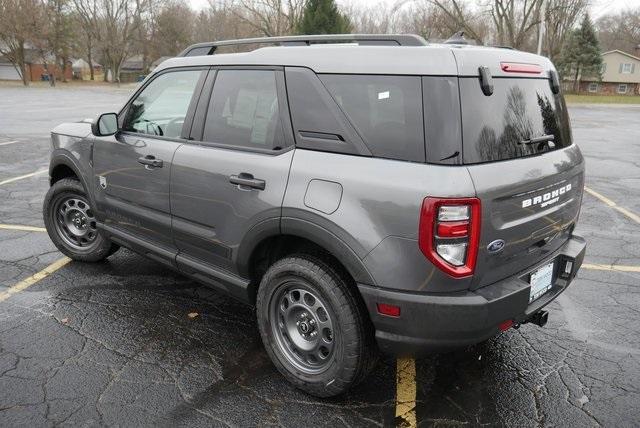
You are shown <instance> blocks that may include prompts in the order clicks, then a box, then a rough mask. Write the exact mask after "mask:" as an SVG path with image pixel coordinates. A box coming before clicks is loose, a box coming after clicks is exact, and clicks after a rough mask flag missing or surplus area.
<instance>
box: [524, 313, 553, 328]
mask: <svg viewBox="0 0 640 428" xmlns="http://www.w3.org/2000/svg"><path fill="white" fill-rule="evenodd" d="M548 320H549V312H547V311H538V312H536V313H535V314H533V315H531V316H530V317H529V318H527V319H526V320H525V321H524V323H523V324H526V323H532V324H535V325H537V326H538V327H544V326H545V324H547V321H548Z"/></svg>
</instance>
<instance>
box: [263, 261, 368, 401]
mask: <svg viewBox="0 0 640 428" xmlns="http://www.w3.org/2000/svg"><path fill="white" fill-rule="evenodd" d="M348 282H349V281H348V279H347V278H346V277H345V276H344V275H341V274H340V270H339V269H335V268H334V267H332V266H331V264H330V263H327V262H326V261H324V260H322V259H320V258H316V257H312V256H308V255H296V256H290V257H287V258H284V259H282V260H279V261H277V262H276V263H274V264H273V265H272V266H271V267H270V268H269V269H268V270H267V272H266V273H265V275H264V277H263V278H262V281H261V283H260V288H259V290H258V296H257V303H256V306H257V318H258V326H259V328H260V334H261V336H262V341H263V343H264V346H265V348H266V350H267V353H268V354H269V356H270V357H271V360H272V361H273V363H274V364H275V366H276V367H277V368H278V370H279V371H280V372H281V373H282V374H283V375H284V376H285V377H286V378H287V379H288V380H289V381H290V382H291V383H293V384H294V385H295V386H297V387H298V388H300V389H302V390H304V391H306V392H308V393H310V394H312V395H315V396H319V397H330V396H334V395H338V394H341V393H343V392H345V391H346V390H347V389H349V388H350V387H351V386H353V385H355V384H357V383H358V382H360V381H361V380H362V379H363V378H364V377H365V376H366V375H367V374H368V372H369V371H370V369H371V367H373V364H374V363H375V360H376V351H375V345H374V344H373V334H372V329H371V328H370V327H369V320H368V319H367V317H366V314H365V312H364V308H363V305H362V304H361V303H360V302H359V301H358V299H357V298H356V296H355V295H354V289H353V287H351V286H350V284H349V283H348Z"/></svg>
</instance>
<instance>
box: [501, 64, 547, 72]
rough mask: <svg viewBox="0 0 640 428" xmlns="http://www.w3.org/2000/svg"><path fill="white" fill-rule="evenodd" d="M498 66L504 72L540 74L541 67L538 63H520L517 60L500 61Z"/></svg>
mask: <svg viewBox="0 0 640 428" xmlns="http://www.w3.org/2000/svg"><path fill="white" fill-rule="evenodd" d="M500 68H501V69H502V71H504V72H505V73H526V74H540V73H542V67H540V66H539V65H538V64H522V63H519V62H501V63H500Z"/></svg>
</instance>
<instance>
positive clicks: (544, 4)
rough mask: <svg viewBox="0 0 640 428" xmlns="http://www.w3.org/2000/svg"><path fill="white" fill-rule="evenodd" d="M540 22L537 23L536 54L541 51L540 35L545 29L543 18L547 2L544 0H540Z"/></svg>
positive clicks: (541, 35)
mask: <svg viewBox="0 0 640 428" xmlns="http://www.w3.org/2000/svg"><path fill="white" fill-rule="evenodd" d="M540 2H541V3H540V24H538V51H537V53H538V55H540V54H541V53H542V37H543V35H544V32H545V30H546V28H545V18H546V15H547V2H546V0H540Z"/></svg>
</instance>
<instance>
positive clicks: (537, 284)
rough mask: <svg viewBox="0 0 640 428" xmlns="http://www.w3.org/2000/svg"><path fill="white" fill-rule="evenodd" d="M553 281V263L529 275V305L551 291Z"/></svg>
mask: <svg viewBox="0 0 640 428" xmlns="http://www.w3.org/2000/svg"><path fill="white" fill-rule="evenodd" d="M552 281H553V262H551V263H549V264H546V265H544V266H542V267H541V268H540V269H538V270H537V271H535V272H533V273H532V274H531V280H530V281H529V283H530V284H531V292H530V293H529V303H531V302H533V301H534V300H536V299H537V298H539V297H540V296H542V295H543V294H544V293H546V292H547V291H549V290H550V289H551V285H552Z"/></svg>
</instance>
